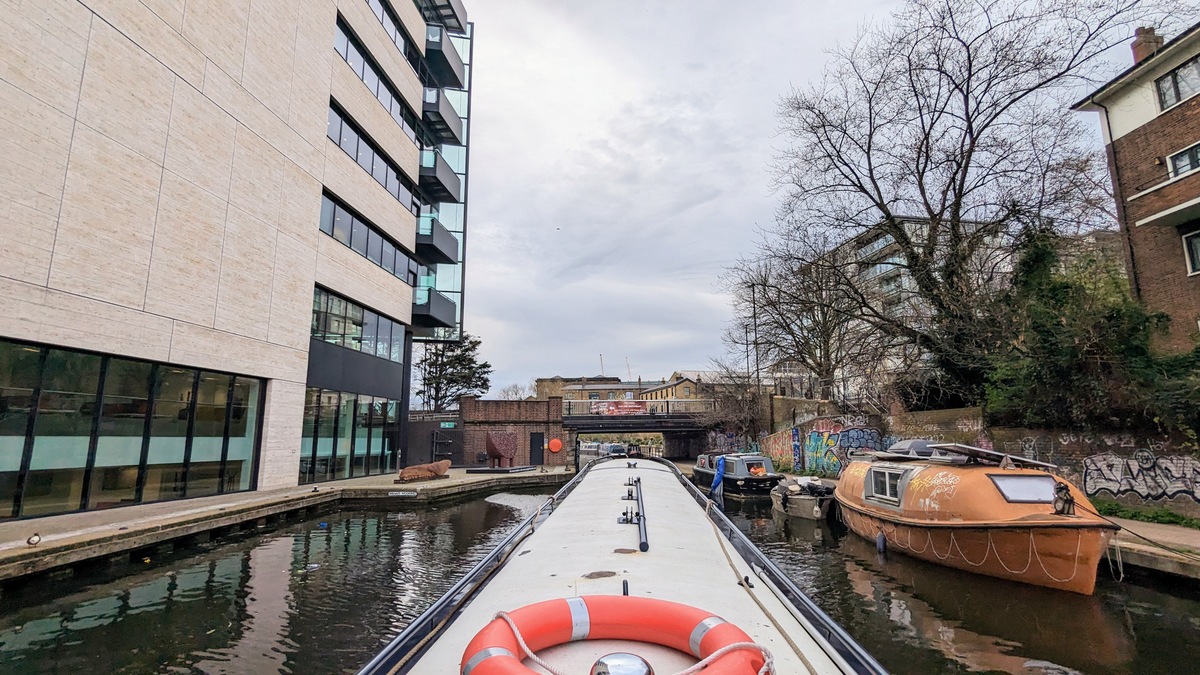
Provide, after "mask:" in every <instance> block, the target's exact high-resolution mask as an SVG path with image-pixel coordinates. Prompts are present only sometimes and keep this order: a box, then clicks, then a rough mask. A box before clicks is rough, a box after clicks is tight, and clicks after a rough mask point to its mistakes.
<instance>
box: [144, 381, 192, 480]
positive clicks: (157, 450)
mask: <svg viewBox="0 0 1200 675" xmlns="http://www.w3.org/2000/svg"><path fill="white" fill-rule="evenodd" d="M198 375H199V373H197V372H196V371H194V370H191V369H189V368H176V367H174V366H159V367H158V374H157V379H156V382H155V386H154V418H153V419H152V420H151V422H150V454H149V456H148V458H147V462H146V484H145V488H144V489H143V492H142V501H144V502H155V501H162V500H167V499H179V498H181V497H183V496H184V484H183V457H184V452H185V450H186V448H187V435H188V426H189V424H190V422H191V421H192V397H193V395H194V393H195V392H194V389H193V384H194V383H195V382H196V377H197V376H198Z"/></svg>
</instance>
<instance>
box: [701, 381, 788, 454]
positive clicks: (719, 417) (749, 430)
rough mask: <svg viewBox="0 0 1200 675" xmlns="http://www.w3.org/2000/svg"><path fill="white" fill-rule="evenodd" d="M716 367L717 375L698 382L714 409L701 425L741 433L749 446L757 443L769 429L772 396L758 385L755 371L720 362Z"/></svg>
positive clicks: (707, 413) (702, 393)
mask: <svg viewBox="0 0 1200 675" xmlns="http://www.w3.org/2000/svg"><path fill="white" fill-rule="evenodd" d="M712 365H713V369H714V371H715V372H716V373H717V374H716V375H714V376H712V378H711V379H705V380H703V381H701V382H697V383H696V387H697V389H699V390H700V394H701V395H702V396H703V397H704V398H708V399H711V400H712V401H713V409H712V410H710V411H708V412H706V413H702V414H701V415H700V422H701V424H703V425H704V426H706V427H709V428H714V429H723V430H724V431H726V432H731V433H734V434H737V435H738V436H741V437H742V438H744V439H746V441H747V444H749V443H751V442H755V441H757V440H758V439H759V437H760V436H761V435H762V434H763V433H764V432H765V431H766V430H767V427H768V416H769V410H768V408H767V405H768V404H769V400H770V399H769V397H768V396H767V394H766V393H765V392H764V391H763V390H762V388H761V387H759V386H757V383H756V382H755V377H754V373H753V371H750V370H749V369H747V370H741V369H740V368H739V367H737V366H735V365H733V363H732V362H726V361H720V360H716V361H713V364H712Z"/></svg>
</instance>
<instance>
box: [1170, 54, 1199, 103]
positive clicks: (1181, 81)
mask: <svg viewBox="0 0 1200 675" xmlns="http://www.w3.org/2000/svg"><path fill="white" fill-rule="evenodd" d="M1175 86H1176V87H1177V88H1178V90H1179V100H1181V101H1182V100H1183V99H1185V98H1188V97H1190V96H1195V95H1196V93H1197V92H1200V58H1197V59H1192V60H1191V61H1190V62H1188V63H1185V64H1183V65H1182V66H1181V67H1180V68H1179V70H1176V71H1175Z"/></svg>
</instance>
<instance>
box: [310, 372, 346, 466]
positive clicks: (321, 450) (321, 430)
mask: <svg viewBox="0 0 1200 675" xmlns="http://www.w3.org/2000/svg"><path fill="white" fill-rule="evenodd" d="M320 397H321V410H320V417H319V419H318V420H317V425H318V426H317V455H316V461H315V464H316V466H315V467H314V470H313V476H314V480H318V481H323V480H332V479H333V478H336V477H337V476H336V452H335V451H336V449H337V448H336V445H337V434H338V428H337V425H338V410H339V406H340V402H339V399H338V393H337V392H336V391H328V390H324V389H323V390H321V393H320Z"/></svg>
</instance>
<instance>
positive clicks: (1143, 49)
mask: <svg viewBox="0 0 1200 675" xmlns="http://www.w3.org/2000/svg"><path fill="white" fill-rule="evenodd" d="M1162 46H1163V37H1162V36H1161V35H1155V34H1154V29H1153V28H1138V29H1136V30H1134V31H1133V43H1132V44H1131V45H1129V47H1130V48H1131V49H1133V62H1134V64H1138V63H1141V62H1142V61H1144V60H1145V59H1146V58H1147V57H1149V56H1153V55H1154V52H1157V51H1158V48H1159V47H1162Z"/></svg>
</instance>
